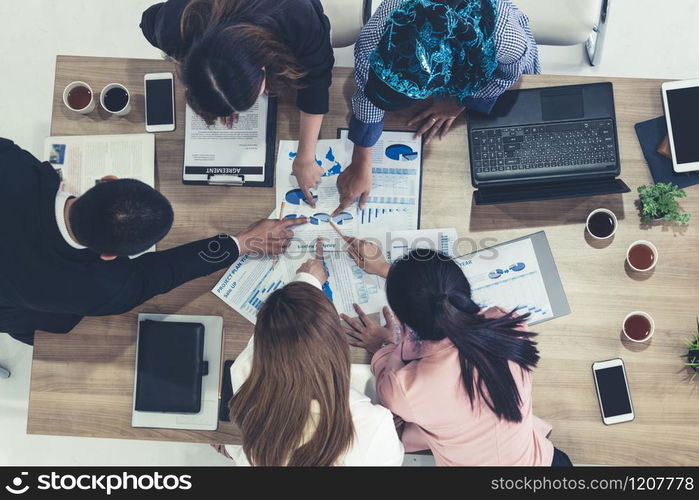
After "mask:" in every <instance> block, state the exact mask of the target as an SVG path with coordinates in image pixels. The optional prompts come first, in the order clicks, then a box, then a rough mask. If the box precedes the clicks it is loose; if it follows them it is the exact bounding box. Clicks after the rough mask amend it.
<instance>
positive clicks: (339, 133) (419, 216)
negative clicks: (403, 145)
mask: <svg viewBox="0 0 699 500" xmlns="http://www.w3.org/2000/svg"><path fill="white" fill-rule="evenodd" d="M343 132H344V133H346V134H345V135H348V134H349V129H348V128H344V127H340V128H338V129H337V138H338V139H342V138H343V137H342V135H343ZM384 132H397V133H414V132H413V131H410V130H388V129H386V130H384ZM347 140H349V139H347ZM420 149H421V155H420V168H419V171H420V187H419V190H418V196H417V227H416V228H415V229H420V223H421V221H422V180H423V177H422V176H423V174H424V159H425V139H424V137H421V138H420Z"/></svg>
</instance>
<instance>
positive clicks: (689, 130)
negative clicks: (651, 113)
mask: <svg viewBox="0 0 699 500" xmlns="http://www.w3.org/2000/svg"><path fill="white" fill-rule="evenodd" d="M662 89H663V105H664V106H665V120H666V121H667V133H668V135H669V136H670V150H671V151H672V167H673V169H674V170H675V172H692V171H694V170H699V132H698V131H699V80H683V81H679V82H665V83H663V85H662Z"/></svg>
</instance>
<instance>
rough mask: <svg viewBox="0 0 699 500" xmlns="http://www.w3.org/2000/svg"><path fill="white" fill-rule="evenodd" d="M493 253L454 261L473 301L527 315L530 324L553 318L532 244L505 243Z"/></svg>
mask: <svg viewBox="0 0 699 500" xmlns="http://www.w3.org/2000/svg"><path fill="white" fill-rule="evenodd" d="M495 250H496V255H495V257H493V249H487V250H483V251H481V252H476V253H475V254H472V255H470V256H469V257H468V258H465V259H457V262H459V264H460V265H461V268H462V270H463V272H464V275H466V277H467V278H468V280H469V283H470V284H471V290H472V292H473V300H474V301H475V302H476V303H477V304H479V305H480V306H481V307H483V308H488V307H492V306H499V307H501V308H503V309H505V310H506V311H510V310H512V309H517V310H518V313H519V314H525V313H530V314H531V317H530V319H529V321H530V322H533V321H542V320H545V319H550V318H553V311H552V309H551V303H550V301H549V297H548V294H547V292H546V285H545V284H544V279H543V276H542V275H541V270H540V268H539V261H538V260H537V257H536V252H535V251H534V246H533V245H532V241H531V240H530V239H524V240H520V241H515V242H512V243H506V244H504V245H500V246H498V247H496V248H495ZM484 254H487V255H488V257H485V256H484Z"/></svg>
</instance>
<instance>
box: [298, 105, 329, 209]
mask: <svg viewBox="0 0 699 500" xmlns="http://www.w3.org/2000/svg"><path fill="white" fill-rule="evenodd" d="M299 114H300V120H299V122H300V124H301V126H300V130H299V148H298V151H297V153H296V158H294V163H293V165H292V173H293V174H294V176H295V177H296V181H297V182H298V184H299V188H301V191H303V196H304V198H305V199H306V202H307V203H308V204H309V205H310V206H312V207H315V206H316V202H315V199H314V198H313V193H312V192H311V189H312V188H316V187H317V186H318V184H319V183H320V181H321V179H322V175H323V168H322V167H321V166H320V165H318V164H317V163H316V145H317V144H318V136H319V135H320V127H321V126H322V125H323V116H324V115H311V114H308V113H305V112H303V111H299Z"/></svg>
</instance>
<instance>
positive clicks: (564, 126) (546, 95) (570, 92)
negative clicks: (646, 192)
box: [468, 82, 630, 205]
mask: <svg viewBox="0 0 699 500" xmlns="http://www.w3.org/2000/svg"><path fill="white" fill-rule="evenodd" d="M468 142H469V155H470V161H471V180H472V183H473V186H474V187H475V188H477V190H476V191H475V192H474V199H475V202H476V204H477V205H491V204H500V203H514V202H521V201H535V200H548V199H558V198H572V197H581V196H595V195H602V194H613V193H627V192H629V191H630V189H629V187H628V186H627V185H626V184H625V183H624V182H623V181H622V180H620V179H618V178H617V177H618V176H619V174H620V173H621V165H620V163H619V145H618V144H619V141H618V138H617V130H616V115H615V112H614V92H613V89H612V84H611V83H608V82H605V83H593V84H585V85H568V86H563V87H547V88H536V89H525V90H510V91H507V92H505V93H504V94H503V95H502V96H501V97H500V98H499V99H498V102H497V103H496V104H495V107H494V108H493V111H492V112H491V114H490V115H488V116H485V115H482V114H479V113H474V112H471V113H469V118H468Z"/></svg>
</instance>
